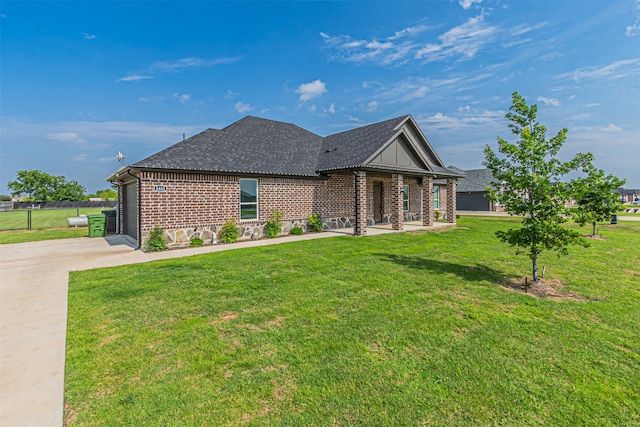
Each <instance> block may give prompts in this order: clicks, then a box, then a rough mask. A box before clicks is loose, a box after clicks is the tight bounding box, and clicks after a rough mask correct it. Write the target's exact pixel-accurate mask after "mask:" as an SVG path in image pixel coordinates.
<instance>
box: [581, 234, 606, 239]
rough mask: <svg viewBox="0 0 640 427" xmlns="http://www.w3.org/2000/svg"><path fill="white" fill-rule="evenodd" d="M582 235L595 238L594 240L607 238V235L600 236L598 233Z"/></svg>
mask: <svg viewBox="0 0 640 427" xmlns="http://www.w3.org/2000/svg"><path fill="white" fill-rule="evenodd" d="M582 237H584V238H586V239H593V240H607V238H606V237H604V236H599V235H597V234H583V235H582Z"/></svg>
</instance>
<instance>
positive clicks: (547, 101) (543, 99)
mask: <svg viewBox="0 0 640 427" xmlns="http://www.w3.org/2000/svg"><path fill="white" fill-rule="evenodd" d="M538 101H539V102H544V105H552V106H554V107H559V106H560V105H561V104H560V101H558V100H557V99H556V98H546V97H544V96H539V97H538Z"/></svg>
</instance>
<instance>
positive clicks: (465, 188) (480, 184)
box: [449, 166, 500, 211]
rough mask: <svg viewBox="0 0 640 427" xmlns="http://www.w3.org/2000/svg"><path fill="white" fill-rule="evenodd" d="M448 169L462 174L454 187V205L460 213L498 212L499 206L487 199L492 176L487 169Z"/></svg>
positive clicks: (450, 167)
mask: <svg viewBox="0 0 640 427" xmlns="http://www.w3.org/2000/svg"><path fill="white" fill-rule="evenodd" d="M449 169H451V170H453V171H455V172H458V173H460V174H464V178H462V179H460V180H458V185H457V187H456V205H457V208H458V210H461V211H498V210H499V208H500V207H499V206H497V205H496V204H495V203H493V202H491V201H489V199H487V194H488V193H489V190H488V189H489V188H490V187H491V182H492V181H493V175H492V174H491V171H490V170H489V169H470V170H462V169H458V168H456V167H455V166H449Z"/></svg>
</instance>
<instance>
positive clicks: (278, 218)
mask: <svg viewBox="0 0 640 427" xmlns="http://www.w3.org/2000/svg"><path fill="white" fill-rule="evenodd" d="M283 216H284V214H283V213H282V212H280V211H272V212H271V219H270V220H268V221H267V223H266V224H265V225H264V235H265V237H267V238H269V239H272V238H274V237H278V234H280V231H281V229H282V217H283Z"/></svg>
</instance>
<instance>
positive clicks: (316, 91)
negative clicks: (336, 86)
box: [296, 79, 327, 102]
mask: <svg viewBox="0 0 640 427" xmlns="http://www.w3.org/2000/svg"><path fill="white" fill-rule="evenodd" d="M325 92H327V86H326V84H325V83H324V82H322V81H321V80H320V79H318V80H315V81H312V82H311V83H303V84H301V85H300V86H298V88H297V89H296V93H299V94H300V101H302V102H305V101H309V100H310V99H313V98H317V97H319V96H320V95H322V94H323V93H325Z"/></svg>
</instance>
